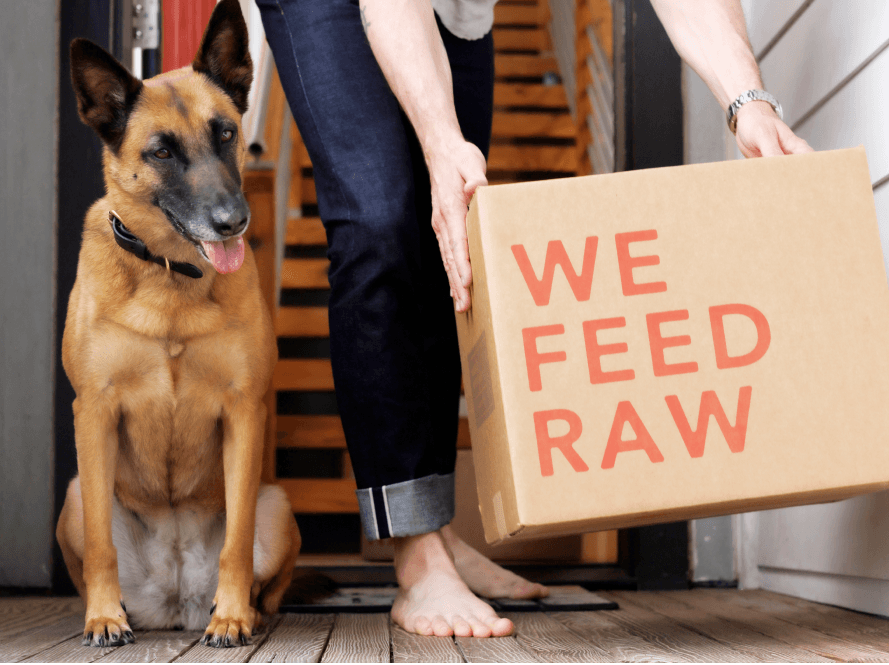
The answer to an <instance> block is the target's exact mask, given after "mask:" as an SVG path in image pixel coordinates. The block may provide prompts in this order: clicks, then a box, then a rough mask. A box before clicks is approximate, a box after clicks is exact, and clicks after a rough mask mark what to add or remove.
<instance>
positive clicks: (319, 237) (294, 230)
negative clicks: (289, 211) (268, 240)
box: [284, 217, 327, 245]
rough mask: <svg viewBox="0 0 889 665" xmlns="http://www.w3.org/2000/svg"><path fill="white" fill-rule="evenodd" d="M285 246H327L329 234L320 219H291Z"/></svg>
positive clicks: (288, 224) (288, 223) (288, 222)
mask: <svg viewBox="0 0 889 665" xmlns="http://www.w3.org/2000/svg"><path fill="white" fill-rule="evenodd" d="M284 244H285V245H326V244H327V234H326V233H325V232H324V225H323V224H322V223H321V218H320V217H291V218H290V219H288V220H287V232H286V235H285V237H284Z"/></svg>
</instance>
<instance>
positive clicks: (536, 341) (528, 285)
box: [457, 148, 889, 542]
mask: <svg viewBox="0 0 889 665" xmlns="http://www.w3.org/2000/svg"><path fill="white" fill-rule="evenodd" d="M467 228H468V234H469V247H470V257H471V261H472V266H473V279H474V282H473V287H472V301H473V304H472V309H471V310H470V311H469V312H468V313H466V314H458V315H457V322H458V329H459V334H460V348H461V357H462V362H463V373H464V384H465V387H466V397H467V402H468V406H469V422H470V428H471V433H472V445H473V451H474V453H475V462H476V464H475V466H476V474H477V480H478V489H479V503H480V508H481V514H482V520H483V523H484V527H485V535H486V538H487V540H488V541H489V542H497V541H504V540H508V539H512V538H523V537H535V536H541V535H544V534H568V533H579V532H583V531H597V530H603V529H611V528H621V527H629V526H636V525H642V524H651V523H657V522H665V521H672V520H679V519H689V518H697V517H705V516H711V515H717V514H726V513H733V512H742V511H749V510H761V509H766V508H778V507H783V506H790V505H797V504H804V503H818V502H823V501H831V500H838V499H842V498H846V497H849V496H853V495H856V494H861V493H866V492H872V491H877V490H882V489H886V488H887V487H889V289H887V280H886V274H885V272H884V268H883V257H882V253H881V249H880V240H879V233H878V230H877V220H876V211H875V208H874V202H873V193H872V189H871V184H870V178H869V175H868V168H867V161H866V158H865V154H864V150H863V149H861V148H859V149H853V150H842V151H834V152H824V153H816V154H810V155H802V156H792V157H780V158H775V159H756V160H749V161H736V162H725V163H719V164H704V165H695V166H682V167H675V168H663V169H653V170H649V171H636V172H629V173H620V174H612V175H604V176H592V177H584V178H571V179H564V180H550V181H544V182H534V183H522V184H515V185H501V186H494V187H485V188H482V189H480V190H479V191H478V192H477V194H476V196H475V198H474V200H473V202H472V205H471V206H470V211H469V217H468V221H467Z"/></svg>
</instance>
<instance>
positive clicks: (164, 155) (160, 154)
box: [154, 148, 173, 159]
mask: <svg viewBox="0 0 889 665" xmlns="http://www.w3.org/2000/svg"><path fill="white" fill-rule="evenodd" d="M154 156H155V157H157V158H158V159H170V157H172V156H173V155H172V153H170V151H169V150H167V149H166V148H161V149H160V150H155V151H154Z"/></svg>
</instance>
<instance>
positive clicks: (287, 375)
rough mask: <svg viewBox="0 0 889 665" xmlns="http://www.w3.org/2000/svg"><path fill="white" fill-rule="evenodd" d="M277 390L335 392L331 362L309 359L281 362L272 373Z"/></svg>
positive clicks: (273, 383) (273, 384)
mask: <svg viewBox="0 0 889 665" xmlns="http://www.w3.org/2000/svg"><path fill="white" fill-rule="evenodd" d="M272 388H274V389H275V390H278V391H281V390H333V371H332V370H331V369H330V361H329V360H321V359H317V358H307V359H301V360H279V361H278V363H277V364H276V365H275V371H274V372H273V373H272Z"/></svg>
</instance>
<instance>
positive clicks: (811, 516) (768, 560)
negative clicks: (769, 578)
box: [759, 433, 889, 580]
mask: <svg viewBox="0 0 889 665" xmlns="http://www.w3.org/2000/svg"><path fill="white" fill-rule="evenodd" d="M887 436H889V433H887ZM837 445H841V442H837ZM861 463H862V464H866V463H867V460H861ZM759 539H760V549H759V551H760V557H759V565H760V566H765V567H767V568H787V569H793V570H805V571H808V572H816V573H832V574H836V575H849V576H858V577H867V578H874V579H883V580H889V492H881V493H879V494H870V495H867V496H861V497H856V498H854V499H849V500H848V501H841V502H839V503H829V504H823V505H818V506H805V507H802V508H790V509H785V510H772V511H767V512H763V513H761V514H760V524H759Z"/></svg>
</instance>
